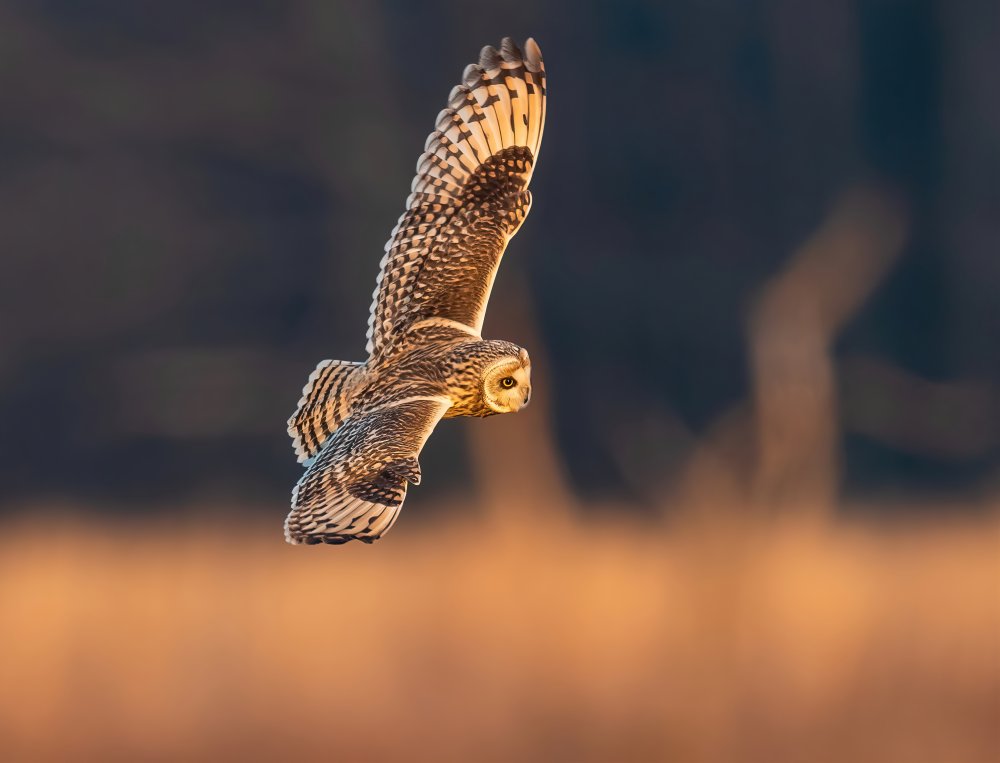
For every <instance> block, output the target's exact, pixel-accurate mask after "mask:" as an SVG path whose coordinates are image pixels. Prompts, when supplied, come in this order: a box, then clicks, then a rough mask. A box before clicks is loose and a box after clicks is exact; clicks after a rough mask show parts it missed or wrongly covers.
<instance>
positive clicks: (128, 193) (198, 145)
mask: <svg viewBox="0 0 1000 763" xmlns="http://www.w3.org/2000/svg"><path fill="white" fill-rule="evenodd" d="M997 17H998V8H997V5H996V4H995V3H990V2H979V3H977V2H948V3H945V2H940V3H935V2H928V1H923V0H915V1H913V2H902V1H892V0H870V1H865V2H832V3H831V2H820V1H816V0H794V1H792V0H776V1H775V2H745V1H742V0H741V1H740V2H729V1H726V2H719V1H716V2H694V0H678V1H677V2H671V3H648V2H627V1H625V2H597V3H591V4H557V3H553V2H541V3H530V4H527V3H525V4H514V5H511V4H497V5H495V6H493V5H490V6H484V7H481V8H477V9H474V8H472V7H469V6H468V5H467V4H465V3H458V2H431V3H423V4H419V5H418V4H415V3H414V4H411V3H404V2H384V3H370V4H362V3H356V4H354V3H335V2H327V1H326V0H296V1H295V2H288V3H284V2H243V1H240V2H237V1H236V0H216V1H215V2H192V1H191V0H175V1H174V2H171V3H152V2H130V1H126V0H95V1H94V2H89V3H78V2H71V1H70V0H33V1H32V2H28V1H27V0H24V1H23V2H7V3H4V4H2V5H0V57H2V64H0V310H2V313H0V421H2V422H3V426H2V427H0V450H2V453H3V456H4V457H3V459H2V460H0V499H2V500H3V501H4V502H5V503H8V504H14V503H17V502H21V501H24V500H30V499H35V498H38V499H41V498H68V499H71V500H74V501H81V502H84V503H87V504H92V505H101V506H104V507H115V506H129V507H130V508H135V507H144V506H145V507H151V508H155V507H157V506H163V505H165V504H167V503H169V502H171V501H175V500H179V499H188V498H196V497H204V496H220V497H226V498H232V499H238V500H248V499H253V502H254V503H257V502H260V503H264V504H269V503H272V502H273V503H280V504H282V505H284V503H285V502H286V500H287V493H288V491H289V489H290V487H291V485H292V484H293V483H294V481H295V479H297V476H298V473H299V468H298V467H297V466H296V465H295V463H294V458H293V455H292V451H291V447H290V442H289V440H288V438H287V436H286V434H285V431H284V429H285V419H286V418H287V417H288V415H289V414H290V413H291V412H292V410H293V408H294V406H295V401H296V400H297V399H298V396H299V393H300V390H301V387H302V385H303V383H304V382H305V379H306V376H307V375H308V373H309V372H310V370H311V369H312V368H313V366H314V364H315V363H316V362H317V361H318V360H320V359H321V358H327V357H332V358H341V359H349V360H354V359H361V358H362V357H363V348H364V334H365V327H366V321H367V310H368V306H369V303H370V294H371V290H372V288H373V286H374V283H375V276H376V271H377V264H378V261H379V258H380V256H381V250H382V245H383V243H384V241H385V239H386V238H387V236H388V234H389V231H390V229H391V228H392V225H393V223H394V221H395V219H396V217H397V216H398V215H399V214H400V212H401V211H402V203H403V200H404V198H405V196H406V194H407V190H408V188H409V183H410V179H411V177H412V170H413V165H414V162H415V160H416V158H417V156H418V155H419V153H420V151H421V147H422V145H423V140H424V138H425V136H426V134H427V133H428V132H429V131H430V129H431V126H432V119H433V117H434V116H435V114H436V113H437V111H438V110H439V109H440V108H441V107H442V106H443V105H444V99H445V97H446V95H447V93H448V91H449V89H450V88H451V86H452V85H453V84H455V83H456V82H457V81H458V78H459V76H460V73H461V71H462V68H463V67H464V66H465V64H466V63H468V62H470V61H472V60H474V59H475V58H476V56H477V51H478V49H479V47H480V46H481V45H483V44H486V43H492V44H498V43H499V40H500V38H501V37H502V36H504V35H507V34H509V35H512V36H513V37H514V38H515V39H517V40H523V39H524V38H525V37H527V36H529V35H531V36H534V37H536V39H537V40H538V41H539V43H540V45H541V47H542V50H543V53H544V55H545V60H546V64H547V70H548V75H549V85H550V91H549V111H548V123H547V125H546V132H545V141H544V144H543V150H542V153H541V158H540V162H539V164H538V169H537V172H536V173H535V179H534V182H533V190H534V192H535V204H534V210H533V212H532V214H531V216H530V218H529V220H528V222H527V223H526V225H525V226H524V228H523V229H522V231H521V233H520V234H519V235H518V237H517V238H516V239H515V241H514V242H513V244H512V246H511V248H510V250H509V251H508V255H507V259H506V261H505V264H504V267H503V268H502V270H501V273H500V276H499V279H498V284H497V288H496V290H495V292H494V299H493V305H492V306H491V313H490V316H489V317H488V318H487V323H486V333H487V335H493V336H499V337H504V338H510V339H512V340H514V341H522V342H524V343H525V344H529V343H528V341H527V340H526V338H525V336H524V335H523V334H524V333H525V332H526V333H527V334H528V335H529V338H532V337H533V339H534V341H535V342H536V344H529V348H530V349H531V351H532V354H533V356H534V357H535V363H536V366H541V368H538V369H537V371H536V373H539V374H540V375H541V376H542V377H543V378H546V379H548V384H547V398H546V399H547V408H545V409H544V410H546V411H547V415H548V416H549V418H550V419H551V424H552V426H553V428H554V431H555V433H556V438H557V440H556V441H557V443H558V451H559V453H560V455H561V457H562V459H563V460H564V462H565V465H566V467H567V470H568V473H569V474H570V476H571V478H572V484H573V486H574V488H575V490H576V491H577V493H578V494H579V495H580V496H582V497H583V499H584V501H586V500H588V499H589V498H591V497H594V496H597V497H600V496H626V497H630V498H639V499H644V498H648V495H647V493H648V491H647V490H646V488H647V487H648V485H649V484H653V482H652V481H653V477H657V476H660V475H663V474H668V475H669V474H671V473H672V471H673V470H676V469H677V468H678V464H679V463H681V462H682V461H683V460H684V459H685V458H686V456H687V455H688V448H687V445H686V443H689V442H692V441H694V440H695V439H697V438H698V437H700V436H701V435H702V434H703V433H705V432H706V431H707V430H709V429H710V428H711V426H712V424H713V422H715V421H717V420H718V419H719V417H720V416H723V415H724V414H725V412H726V411H727V410H729V409H731V408H732V407H733V406H735V405H738V403H739V401H740V400H742V399H744V398H745V397H746V396H747V395H748V390H749V388H750V385H751V379H750V375H749V374H750V372H749V367H750V364H749V362H748V357H747V328H746V317H747V314H748V310H749V308H750V306H751V304H752V303H753V300H754V299H755V296H756V295H757V294H758V293H759V290H760V289H761V287H762V286H763V284H765V283H766V282H767V281H768V279H770V278H771V277H772V276H773V275H774V274H775V273H776V272H778V271H779V270H780V269H781V268H782V267H783V266H784V264H785V263H786V262H787V261H788V260H789V258H790V257H791V255H792V254H793V252H794V251H795V250H796V249H797V248H798V247H800V246H801V245H802V243H803V242H804V241H805V240H807V239H808V238H809V237H810V236H811V235H812V233H813V232H814V231H815V230H816V229H817V228H818V227H819V226H820V225H821V223H822V221H823V220H824V217H825V216H826V214H827V213H828V212H829V210H830V208H831V206H832V205H833V204H834V203H835V201H836V199H837V198H838V197H839V196H840V195H841V194H842V193H844V192H845V191H846V190H848V189H850V188H852V187H855V186H857V185H858V184H864V185H866V186H874V187H878V188H880V189H884V192H885V193H888V194H891V195H892V196H893V198H895V199H897V200H898V201H899V203H900V204H901V206H902V208H903V209H905V210H906V220H907V225H906V243H905V245H904V249H903V251H902V254H901V256H900V257H899V258H898V259H897V260H896V261H895V264H894V265H893V267H892V269H891V270H890V271H889V272H888V274H887V276H886V277H885V279H884V280H883V281H882V282H881V283H880V284H878V286H877V288H876V289H875V291H874V293H873V294H872V295H871V297H870V299H868V300H867V301H866V302H865V303H864V304H863V305H862V306H861V308H860V310H859V311H858V312H856V314H854V315H853V316H852V317H851V319H850V320H849V321H848V322H847V324H846V326H845V327H844V330H843V331H842V332H840V333H839V335H838V337H837V339H836V342H835V344H834V346H833V358H834V361H835V364H836V367H837V368H838V376H837V379H838V395H840V396H841V398H842V399H841V400H840V402H841V404H842V407H841V408H840V409H839V410H840V413H839V414H838V417H839V418H838V420H839V422H840V429H839V430H838V431H839V434H838V447H839V448H840V449H841V453H842V457H843V461H842V466H843V470H842V477H841V483H842V484H841V488H842V489H843V492H844V494H845V495H847V496H854V497H861V498H865V497H869V496H880V495H887V494H889V495H920V496H927V495H946V496H976V495H980V494H982V493H984V492H987V491H990V490H992V489H994V488H995V486H996V485H997V483H998V466H1000V447H998V437H997V434H996V433H997V431H998V429H1000V427H998V425H1000V416H998V414H997V412H998V410H1000V406H998V405H997V399H998V397H997V387H998V384H1000V355H998V353H997V349H996V348H997V339H998V336H1000V309H998V304H997V302H998V300H997V294H998V289H1000V257H998V252H997V242H998V240H1000V237H998V233H1000V231H998V230H997V228H998V226H1000V222H998V221H1000V208H998V195H1000V190H998V188H1000V186H998V185H997V183H996V178H997V176H998V170H1000V137H998V136H1000V90H998V88H997V83H996V75H997V72H998V71H1000V44H998V43H1000V41H998V38H997V29H998V26H997V22H998V18H997ZM525 327H527V328H525ZM859 358H861V359H863V360H864V361H865V362H866V363H868V364H869V366H871V364H872V363H874V364H876V366H877V367H878V368H881V369H883V370H885V369H888V371H887V374H888V376H889V377H891V378H894V379H903V380H905V385H909V386H908V387H907V388H908V389H909V388H911V387H912V388H915V389H918V390H930V392H928V394H927V395H923V396H922V395H921V394H915V395H913V396H910V397H906V398H905V404H903V403H901V402H900V400H901V399H902V398H900V397H899V396H897V395H894V394H893V390H892V387H891V385H890V387H889V388H885V387H879V386H878V383H877V379H880V378H884V377H885V376H886V374H882V375H881V376H879V375H878V374H875V375H874V376H872V375H869V376H866V377H864V378H863V379H862V380H861V381H860V382H858V381H857V380H855V381H854V382H852V381H851V377H849V376H848V377H845V374H846V373H847V371H842V370H841V369H850V368H854V367H856V365H855V366H852V365H851V363H852V361H854V360H857V359H859ZM873 378H874V379H875V380H876V381H872V379H873ZM865 379H868V381H865ZM905 385H904V386H905ZM848 394H849V396H850V399H844V396H845V395H848ZM858 399H860V400H861V403H860V404H858V402H857V401H858ZM543 405H545V403H543ZM893 406H895V408H893ZM889 408H893V410H894V413H893V414H892V415H889V416H888V417H887V416H886V415H885V414H886V410H887V409H889ZM865 410H875V411H876V412H878V413H879V416H880V418H879V420H880V421H881V422H882V423H881V424H879V425H878V426H871V425H869V424H868V423H866V421H865V420H864V415H863V413H862V414H858V415H854V414H851V413H850V412H851V411H862V412H863V411H865ZM848 414H850V415H848ZM650 417H652V418H653V419H655V420H658V421H661V420H667V421H669V422H671V426H670V427H667V428H666V429H663V428H660V429H655V430H650V429H649V428H647V427H645V422H647V420H649V419H650ZM886 422H888V423H886ZM896 424H898V425H900V426H902V425H904V424H905V427H904V429H905V431H904V433H903V434H902V435H899V433H898V432H896V431H895V430H894V428H893V427H894V425H896ZM476 425H477V423H476V422H462V423H460V424H453V425H452V424H446V425H445V426H443V427H441V429H440V431H439V432H438V433H437V434H436V435H435V437H434V439H433V440H432V441H431V446H430V447H429V448H428V450H427V452H426V454H425V458H428V459H430V460H431V463H432V464H435V465H436V466H435V468H434V469H433V471H434V479H433V480H428V481H427V482H428V484H427V485H426V486H425V487H422V488H421V491H428V492H429V494H433V493H430V491H435V490H439V491H440V490H447V489H449V488H455V487H456V486H459V487H460V486H461V485H462V484H464V483H465V482H466V481H467V480H468V464H466V461H465V457H464V453H465V447H464V443H465V439H464V438H465V435H466V433H467V431H468V428H469V427H472V426H476ZM914 428H915V429H914ZM651 431H652V433H650V432H651ZM914 431H915V432H916V433H917V434H916V435H914V434H913V432H914ZM633 453H641V454H642V456H643V458H644V459H645V460H644V462H643V465H642V468H641V469H637V470H636V469H630V468H629V467H630V464H631V463H632V462H633V461H634V460H635V459H633V457H632V454H633ZM657 484H659V483H657Z"/></svg>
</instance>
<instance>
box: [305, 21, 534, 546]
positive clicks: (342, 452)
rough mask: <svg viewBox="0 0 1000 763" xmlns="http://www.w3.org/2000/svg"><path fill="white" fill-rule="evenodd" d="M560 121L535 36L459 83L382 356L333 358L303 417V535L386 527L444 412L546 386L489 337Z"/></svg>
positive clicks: (388, 249)
mask: <svg viewBox="0 0 1000 763" xmlns="http://www.w3.org/2000/svg"><path fill="white" fill-rule="evenodd" d="M544 125H545V66H544V64H543V63H542V54H541V51H540V50H539V49H538V45H536V44H535V41H534V40H532V39H529V40H528V41H527V42H526V43H525V45H524V51H523V52H522V51H521V50H520V49H518V47H517V46H516V45H515V44H514V43H513V41H512V40H511V39H510V38H505V39H504V40H503V42H502V43H501V44H500V48H499V49H496V48H493V47H491V46H487V47H485V48H483V50H482V52H481V53H480V55H479V62H478V63H475V64H470V65H469V66H467V67H466V69H465V72H464V73H463V74H462V82H461V84H459V85H457V86H456V87H455V88H453V89H452V91H451V94H450V95H449V97H448V105H447V107H446V108H445V109H444V110H443V111H441V113H439V114H438V116H437V120H436V122H435V129H434V131H433V132H432V133H431V134H430V136H429V137H428V138H427V142H426V144H425V146H424V153H423V154H422V155H421V156H420V159H419V160H418V161H417V170H416V177H415V178H414V179H413V184H412V186H411V189H410V190H411V193H410V195H409V197H408V198H407V200H406V211H405V212H404V213H403V215H402V217H400V218H399V222H398V223H396V227H395V228H394V229H393V231H392V235H391V237H390V238H389V242H388V243H387V244H386V246H385V256H384V257H383V258H382V262H381V264H380V273H379V276H378V280H377V283H376V286H375V293H374V294H373V302H372V307H371V314H370V317H369V321H368V346H367V352H368V359H367V360H365V361H362V362H356V363H355V362H347V361H339V360H324V361H323V362H321V363H320V364H319V365H318V366H317V367H316V370H315V371H313V373H312V374H311V375H310V377H309V380H308V382H307V384H306V386H305V389H304V390H303V391H302V399H301V400H299V404H298V409H297V410H296V411H295V413H294V414H293V415H292V417H291V418H290V419H289V420H288V433H289V435H291V437H292V440H293V443H294V446H295V452H296V455H297V456H298V459H299V462H300V463H301V464H303V465H304V466H305V468H306V471H305V473H304V474H303V475H302V478H301V479H300V480H299V482H298V484H297V485H296V486H295V490H294V491H293V492H292V510H291V513H289V515H288V518H287V519H286V520H285V538H286V540H287V541H288V542H289V543H292V544H299V543H307V544H316V543H331V544H338V543H346V542H347V541H350V540H360V541H364V542H366V543H372V542H373V541H375V540H377V539H379V538H381V537H382V536H383V535H384V534H385V533H386V532H387V531H388V530H389V528H390V527H392V524H393V522H395V521H396V517H397V516H399V510H400V507H401V506H402V505H403V500H404V499H405V498H406V488H407V485H408V484H409V483H411V482H412V483H413V484H414V485H417V484H419V483H420V463H419V461H418V460H417V458H418V456H419V455H420V451H421V449H422V448H423V447H424V443H425V442H426V441H427V438H428V437H429V436H430V434H431V432H432V431H433V430H434V427H435V426H436V425H437V423H438V421H440V420H441V419H442V418H451V417H455V416H492V415H494V414H498V413H513V412H515V411H518V410H520V409H521V408H523V407H524V406H526V405H527V404H528V401H529V400H530V399H531V360H530V359H529V357H528V353H527V351H526V350H524V349H523V348H521V347H518V346H517V345H515V344H512V343H511V342H506V341H502V340H496V339H483V337H482V328H483V318H484V316H485V314H486V304H487V302H488V301H489V298H490V292H491V290H492V288H493V279H494V278H495V277H496V273H497V268H498V267H499V265H500V259H501V257H502V256H503V253H504V250H505V249H506V247H507V242H508V241H510V239H511V237H512V236H513V235H514V234H515V233H517V230H518V228H520V226H521V223H523V222H524V219H525V217H526V216H527V214H528V210H529V209H530V208H531V194H530V193H529V191H528V184H529V182H530V181H531V174H532V171H533V170H534V166H535V161H536V159H537V158H538V147H539V145H540V143H541V141H542V130H543V127H544Z"/></svg>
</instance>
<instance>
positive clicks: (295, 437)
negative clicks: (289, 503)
mask: <svg viewBox="0 0 1000 763" xmlns="http://www.w3.org/2000/svg"><path fill="white" fill-rule="evenodd" d="M363 367H364V363H352V362H349V361H344V360H324V361H322V362H320V364H319V365H318V366H316V370H315V371H313V372H312V373H311V374H310V375H309V380H308V381H307V382H306V386H305V388H304V389H303V390H302V397H301V399H300V400H299V406H298V408H296V409H295V413H294V414H292V417H291V418H290V419H288V434H289V435H290V436H291V438H292V444H293V446H294V448H295V455H296V456H298V459H299V463H305V462H307V461H309V460H310V459H312V458H314V457H315V456H316V454H317V453H319V451H320V449H321V448H322V447H323V443H325V442H326V441H327V439H329V437H330V435H331V434H333V433H334V432H335V431H337V428H338V427H339V426H340V425H341V424H342V423H343V422H344V419H345V418H347V415H348V410H349V406H348V403H349V401H350V393H351V391H352V390H353V388H354V387H355V385H356V383H357V381H358V378H359V375H360V374H361V373H362V369H363Z"/></svg>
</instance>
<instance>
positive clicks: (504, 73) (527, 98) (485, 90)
mask: <svg viewBox="0 0 1000 763" xmlns="http://www.w3.org/2000/svg"><path fill="white" fill-rule="evenodd" d="M544 122H545V65H544V63H543V61H542V56H541V51H540V50H539V49H538V45H537V44H535V41H534V40H530V39H529V40H528V41H527V42H526V43H525V48H524V51H523V52H522V51H521V50H520V49H519V48H518V47H517V46H516V45H515V44H514V43H513V41H512V40H510V39H509V38H506V39H504V40H503V42H502V43H501V45H500V48H499V50H498V49H496V48H493V47H491V46H486V47H485V48H483V49H482V51H481V52H480V56H479V61H478V63H476V64H470V65H469V66H467V67H466V69H465V72H464V73H463V75H462V83H461V84H459V85H457V86H456V87H454V88H452V91H451V93H450V94H449V96H448V105H447V107H446V108H445V109H443V110H442V111H441V112H440V113H439V114H438V116H437V119H436V120H435V130H434V131H433V132H432V133H431V134H430V136H429V137H428V138H427V142H426V143H425V145H424V153H423V154H422V155H421V157H420V159H419V160H418V161H417V170H416V177H415V178H414V179H413V183H412V184H411V187H410V191H411V192H410V196H409V197H408V198H407V200H406V206H407V209H406V211H405V212H404V213H403V215H402V217H400V219H399V222H397V224H396V227H395V228H394V229H393V232H392V235H391V237H390V239H389V241H388V243H387V244H386V256H385V257H384V258H383V260H382V263H381V264H380V273H379V277H378V280H377V282H376V287H375V292H374V294H373V299H372V309H371V315H370V317H369V322H368V348H367V349H368V352H369V353H370V354H373V355H374V354H377V353H379V352H384V351H388V350H389V349H391V347H392V344H393V339H394V337H396V336H398V335H399V334H401V333H402V331H403V330H405V328H406V327H407V326H408V325H410V324H412V323H414V322H416V321H419V320H423V319H427V318H435V317H436V318H444V319H448V320H452V321H456V322H458V323H461V324H463V325H466V326H468V327H470V329H472V330H473V332H474V333H479V332H481V330H482V324H483V318H484V317H485V313H486V306H487V302H488V301H489V296H490V291H491V289H492V285H493V279H494V277H495V276H496V271H497V268H498V267H499V264H500V259H501V257H502V256H503V253H504V250H505V249H506V246H507V242H508V241H509V240H510V238H511V237H512V236H513V235H514V234H515V233H516V232H517V230H518V228H519V227H520V225H521V223H522V222H523V221H524V218H525V216H526V215H527V214H528V210H529V209H530V206H531V196H530V194H529V193H528V190H527V189H528V183H529V182H530V180H531V175H532V172H533V171H534V165H535V161H536V159H537V157H538V149H539V146H540V144H541V139H542V133H543V129H544Z"/></svg>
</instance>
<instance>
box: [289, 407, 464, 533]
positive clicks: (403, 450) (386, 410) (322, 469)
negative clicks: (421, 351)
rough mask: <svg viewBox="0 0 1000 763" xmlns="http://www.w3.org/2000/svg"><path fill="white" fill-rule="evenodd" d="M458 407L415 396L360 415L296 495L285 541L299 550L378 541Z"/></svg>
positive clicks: (334, 439)
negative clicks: (426, 451) (433, 438)
mask: <svg viewBox="0 0 1000 763" xmlns="http://www.w3.org/2000/svg"><path fill="white" fill-rule="evenodd" d="M449 405H450V402H449V401H448V400H447V398H441V397H419V398H408V399H406V400H404V401H400V402H397V403H395V404H392V403H390V404H387V405H385V406H383V407H381V408H377V409H374V410H370V411H364V412H360V413H355V414H353V415H352V416H351V417H350V418H348V419H347V420H346V421H345V422H344V423H343V424H342V425H341V426H340V428H339V429H337V431H336V432H334V434H333V435H332V436H331V437H330V439H329V440H328V441H327V442H326V444H325V445H324V446H323V449H322V450H321V451H320V453H319V456H317V458H316V460H315V461H314V462H313V463H312V464H311V465H310V466H309V468H308V469H306V472H305V474H303V475H302V479H300V480H299V482H298V484H297V485H296V486H295V490H294V491H293V492H292V510H291V512H290V513H289V515H288V518H287V519H286V520H285V539H286V540H287V541H288V542H289V543H292V544H299V543H306V544H315V543H331V544H339V543H346V542H347V541H350V540H360V541H364V542H365V543H372V542H374V541H376V540H378V539H379V538H380V537H382V535H383V534H385V533H386V532H387V531H388V530H389V528H390V527H391V526H392V523H393V522H395V521H396V517H397V516H398V515H399V510H400V507H401V506H402V505H403V501H404V500H405V498H406V487H407V484H408V483H410V482H412V483H414V484H418V483H419V482H420V465H419V463H418V461H417V456H418V455H419V454H420V451H421V449H422V448H423V447H424V443H425V442H427V438H428V437H429V436H430V434H431V432H432V431H434V427H435V426H436V425H437V423H438V421H440V420H441V417H442V416H444V414H445V411H447V410H448V407H449Z"/></svg>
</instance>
